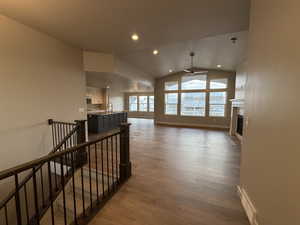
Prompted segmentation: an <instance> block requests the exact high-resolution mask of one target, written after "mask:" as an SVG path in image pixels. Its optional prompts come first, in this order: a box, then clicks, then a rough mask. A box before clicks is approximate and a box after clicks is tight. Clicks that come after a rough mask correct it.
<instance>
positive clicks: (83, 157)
mask: <svg viewBox="0 0 300 225" xmlns="http://www.w3.org/2000/svg"><path fill="white" fill-rule="evenodd" d="M75 123H76V125H77V127H78V129H77V145H80V144H83V143H85V142H86V136H85V131H86V129H85V124H86V120H75ZM75 162H76V163H75V164H76V167H77V168H78V167H81V166H83V165H84V164H86V163H87V152H86V151H85V148H84V147H83V148H82V149H80V150H79V151H78V152H77V153H76V155H75Z"/></svg>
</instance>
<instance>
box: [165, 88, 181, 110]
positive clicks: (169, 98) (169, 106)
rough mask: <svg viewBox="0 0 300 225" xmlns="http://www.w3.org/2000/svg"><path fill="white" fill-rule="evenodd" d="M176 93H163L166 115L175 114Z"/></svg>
mask: <svg viewBox="0 0 300 225" xmlns="http://www.w3.org/2000/svg"><path fill="white" fill-rule="evenodd" d="M177 102H178V94H177V93H167V94H165V114H167V115H177Z"/></svg>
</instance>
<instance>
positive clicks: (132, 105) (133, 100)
mask: <svg viewBox="0 0 300 225" xmlns="http://www.w3.org/2000/svg"><path fill="white" fill-rule="evenodd" d="M129 111H130V112H136V111H137V96H129Z"/></svg>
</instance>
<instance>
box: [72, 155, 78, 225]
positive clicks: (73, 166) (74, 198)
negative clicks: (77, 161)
mask: <svg viewBox="0 0 300 225" xmlns="http://www.w3.org/2000/svg"><path fill="white" fill-rule="evenodd" d="M71 163H72V185H73V204H74V221H75V224H77V210H76V194H75V177H74V174H75V165H74V156H73V152H71Z"/></svg>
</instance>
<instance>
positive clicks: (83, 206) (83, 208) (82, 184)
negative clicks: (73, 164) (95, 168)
mask: <svg viewBox="0 0 300 225" xmlns="http://www.w3.org/2000/svg"><path fill="white" fill-rule="evenodd" d="M80 170H81V188H82V211H83V215H84V216H86V214H85V203H84V183H83V166H82V165H81V168H80Z"/></svg>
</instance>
